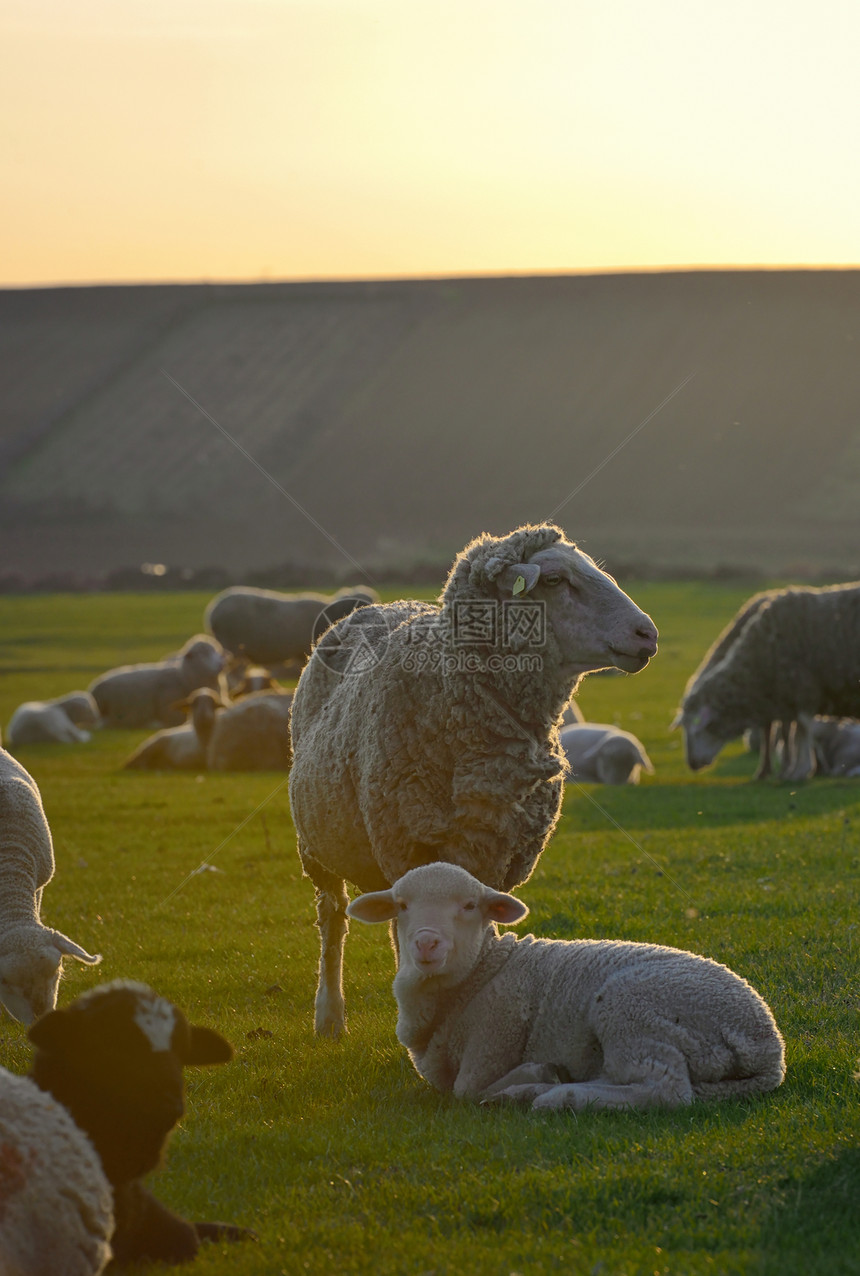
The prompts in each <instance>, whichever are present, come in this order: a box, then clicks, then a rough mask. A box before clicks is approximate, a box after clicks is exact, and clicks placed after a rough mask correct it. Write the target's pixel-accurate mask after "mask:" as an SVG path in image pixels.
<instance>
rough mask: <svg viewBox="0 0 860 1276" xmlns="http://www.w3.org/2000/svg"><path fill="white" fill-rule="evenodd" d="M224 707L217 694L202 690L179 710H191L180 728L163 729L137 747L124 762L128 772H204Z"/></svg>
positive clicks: (182, 702) (189, 697)
mask: <svg viewBox="0 0 860 1276" xmlns="http://www.w3.org/2000/svg"><path fill="white" fill-rule="evenodd" d="M222 706H223V701H222V700H221V697H220V696H219V695H218V693H217V691H212V690H211V689H210V688H209V687H199V688H198V689H197V691H192V693H191V695H190V696H188V697H187V699H186V700H184V701H180V702H179V705H178V706H177V707H179V708H182V709H185V710H190V713H189V717H188V721H187V722H184V723H183V724H182V726H181V727H164V728H162V730H161V731H156V732H155V734H154V735H151V736H149V737H148V738H147V739H146V740H144V741H143V743H142V744H140V745H138V747H137V748H136V749H135V751H134V753H132V755H131V756H130V757H129V758H127V759H126V760H125V762H124V763H123V766H124V767H125V768H126V769H127V770H136V771H204V770H205V769H206V746H207V744H208V743H209V737H210V736H211V734H212V728H213V727H214V725H215V715H216V713H217V712H218V710H219V709H221V708H222Z"/></svg>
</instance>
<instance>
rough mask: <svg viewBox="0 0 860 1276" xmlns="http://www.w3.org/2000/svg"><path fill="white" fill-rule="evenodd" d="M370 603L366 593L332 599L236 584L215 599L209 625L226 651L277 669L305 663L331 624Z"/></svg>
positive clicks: (349, 593)
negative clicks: (294, 663) (292, 663)
mask: <svg viewBox="0 0 860 1276" xmlns="http://www.w3.org/2000/svg"><path fill="white" fill-rule="evenodd" d="M367 605H368V603H367V600H366V598H365V597H364V596H363V595H361V594H358V593H355V592H352V591H341V592H340V593H338V594H335V595H334V597H333V598H327V597H326V596H325V594H282V593H278V592H277V591H275V590H272V589H254V588H253V587H252V586H250V585H234V586H232V587H231V588H230V589H225V590H223V591H222V592H221V593H220V594H217V595H216V596H215V597H214V598H213V599H212V601H211V602H210V603H209V605H208V607H207V608H206V611H205V612H204V616H203V623H204V626H205V628H206V629H207V630H208V631H209V632H210V633H212V634H214V636H215V637H216V638H217V640H218V642H219V643H220V644H221V646H222V647H224V649H225V650H226V651H229V652H231V653H232V654H233V655H234V656H244V657H246V658H247V659H248V660H250V661H251V662H252V664H257V665H263V666H265V667H266V668H271V667H272V666H274V665H280V664H288V663H290V662H291V661H295V660H298V661H300V662H301V663H302V664H304V661H305V659H306V658H307V656H308V655H309V653H310V650H311V647H312V646H313V644H314V642H315V641H316V640H317V638H319V637H320V636H321V634H322V633H324V632H325V630H326V629H327V628H328V627H329V625H332V624H334V622H335V621H337V620H341V619H342V618H343V617H344V616H348V615H349V614H350V612H352V611H355V610H356V608H358V607H365V606H367Z"/></svg>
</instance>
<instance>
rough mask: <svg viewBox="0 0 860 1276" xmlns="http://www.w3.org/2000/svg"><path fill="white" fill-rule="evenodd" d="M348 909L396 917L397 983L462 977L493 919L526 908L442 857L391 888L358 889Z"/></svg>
mask: <svg viewBox="0 0 860 1276" xmlns="http://www.w3.org/2000/svg"><path fill="white" fill-rule="evenodd" d="M347 912H348V913H349V915H350V916H351V917H357V918H358V919H359V920H360V921H365V922H382V921H388V920H390V919H394V920H395V921H396V923H397V942H398V951H399V958H400V969H399V971H398V974H397V980H396V981H395V986H397V984H398V982H399V983H400V984H401V985H402V984H403V983H404V981H408V982H410V983H412V982H414V981H415V980H419V981H421V980H426V979H431V978H432V979H435V980H437V981H438V982H439V983H440V984H442V985H453V984H457V983H460V982H461V981H462V980H463V979H465V978H466V976H467V975H468V973H469V971H470V970H471V969H472V968H473V966H474V965H475V962H476V961H477V959H478V955H479V954H480V951H481V947H482V945H483V942H484V937H485V934H486V932H487V930H488V928H489V927H490V926H491V925H492V924H493V922H498V923H501V924H502V925H511V924H512V923H513V922H517V921H520V920H521V919H522V918H523V917H525V916H526V914H527V913H528V909H527V908H526V906H525V904H522V903H521V902H520V901H519V900H518V899H514V897H513V896H512V895H505V894H503V893H502V892H501V891H494V890H490V888H489V887H487V886H484V885H483V883H481V882H479V881H478V879H477V878H475V877H473V876H472V874H471V873H467V872H466V870H465V869H463V868H459V867H458V866H457V865H455V864H442V863H439V864H426V865H422V866H421V867H420V868H414V869H411V870H410V871H409V872H408V873H405V874H404V875H403V877H401V878H399V879H398V880H397V881H396V882H395V883H394V885H393V886H392V887H391V889H390V890H387V891H376V892H373V893H371V894H369V895H360V896H359V897H358V899H355V900H353V901H352V903H351V904H350V905H349V907H348V909H347Z"/></svg>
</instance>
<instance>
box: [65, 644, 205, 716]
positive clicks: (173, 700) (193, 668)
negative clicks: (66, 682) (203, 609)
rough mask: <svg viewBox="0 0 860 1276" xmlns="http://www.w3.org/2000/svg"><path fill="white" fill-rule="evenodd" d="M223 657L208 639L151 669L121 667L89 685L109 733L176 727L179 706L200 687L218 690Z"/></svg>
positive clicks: (145, 666) (138, 666) (140, 665)
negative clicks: (111, 730)
mask: <svg viewBox="0 0 860 1276" xmlns="http://www.w3.org/2000/svg"><path fill="white" fill-rule="evenodd" d="M223 664H224V655H223V652H222V650H221V648H220V646H219V645H218V644H217V643H216V642H214V641H213V640H212V639H211V638H210V637H208V635H206V634H197V635H196V636H195V637H193V638H189V640H188V642H187V643H186V644H185V646H184V647H183V648H182V650H181V651H180V652H179V653H177V654H176V655H175V656H169V657H167V658H166V659H164V660H161V661H157V662H154V663H151V664H139V665H123V666H122V667H120V668H118V669H111V670H109V671H108V672H107V673H104V674H102V676H101V677H100V678H96V679H95V681H94V682H92V683H91V684H90V691H91V693H92V694H93V696H94V697H95V700H96V703H97V704H98V707H99V710H100V712H101V715H102V719H103V723H104V725H105V726H107V727H149V726H164V727H177V726H181V725H182V722H183V716H184V715H183V711H182V709H179V708H177V707H176V706H177V703H178V702H179V701H180V700H183V699H184V698H185V697H186V696H188V695H190V694H191V692H192V691H196V690H197V688H198V687H209V688H210V689H211V690H212V691H218V690H219V688H220V675H221V670H222V668H223Z"/></svg>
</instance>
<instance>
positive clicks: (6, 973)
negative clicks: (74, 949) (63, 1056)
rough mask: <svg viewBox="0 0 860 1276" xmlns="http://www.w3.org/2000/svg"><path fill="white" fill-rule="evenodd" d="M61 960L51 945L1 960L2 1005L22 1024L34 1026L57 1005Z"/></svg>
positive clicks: (0, 989)
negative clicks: (34, 1021) (33, 1024)
mask: <svg viewBox="0 0 860 1276" xmlns="http://www.w3.org/2000/svg"><path fill="white" fill-rule="evenodd" d="M61 960H62V959H61V956H60V954H59V952H58V951H57V949H56V948H54V947H53V945H50V944H38V945H35V946H33V947H31V948H30V949H27V950H24V951H21V952H13V953H6V954H5V955H4V956H2V957H0V1002H2V1004H3V1005H4V1006H5V1007H6V1009H7V1010H8V1011H9V1014H10V1015H11V1016H12V1018H13V1019H17V1020H18V1021H19V1023H23V1024H28V1025H29V1024H31V1023H32V1022H33V1020H34V1019H38V1018H39V1016H40V1015H46V1014H47V1013H48V1011H49V1010H53V1009H54V1006H56V1004H57V989H58V987H59V983H60V973H61Z"/></svg>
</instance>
